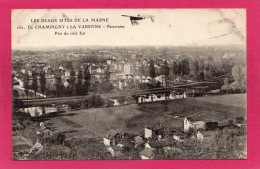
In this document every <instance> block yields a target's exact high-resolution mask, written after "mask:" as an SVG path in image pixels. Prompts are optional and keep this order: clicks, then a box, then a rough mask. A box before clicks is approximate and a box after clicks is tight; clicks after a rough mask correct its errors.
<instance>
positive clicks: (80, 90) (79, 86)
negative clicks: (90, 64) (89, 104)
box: [77, 69, 84, 95]
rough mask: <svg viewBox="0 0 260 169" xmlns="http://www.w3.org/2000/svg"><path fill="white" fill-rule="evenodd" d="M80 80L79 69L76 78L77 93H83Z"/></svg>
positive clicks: (81, 78) (80, 71)
mask: <svg viewBox="0 0 260 169" xmlns="http://www.w3.org/2000/svg"><path fill="white" fill-rule="evenodd" d="M82 80H83V75H82V70H81V69H79V71H78V79H77V95H82V94H84V93H83V91H82Z"/></svg>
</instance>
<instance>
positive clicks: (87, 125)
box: [47, 94, 246, 137]
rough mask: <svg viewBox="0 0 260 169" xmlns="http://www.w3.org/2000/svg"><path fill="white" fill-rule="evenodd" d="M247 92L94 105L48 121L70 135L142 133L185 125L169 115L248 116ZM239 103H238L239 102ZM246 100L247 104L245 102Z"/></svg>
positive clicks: (204, 117) (205, 117) (214, 118)
mask: <svg viewBox="0 0 260 169" xmlns="http://www.w3.org/2000/svg"><path fill="white" fill-rule="evenodd" d="M245 102H246V95H244V94H240V95H224V96H208V97H203V98H199V97H198V98H187V99H182V100H175V101H170V102H157V103H152V104H142V105H138V104H132V105H127V106H119V107H110V108H95V109H85V110H78V111H70V112H66V113H63V114H61V115H60V116H57V117H53V118H50V119H49V120H48V121H47V123H49V124H52V125H53V126H54V127H55V128H57V129H59V130H61V131H67V133H68V134H67V135H68V136H83V135H84V136H86V137H93V136H97V137H100V136H102V135H103V134H104V133H105V132H106V131H107V130H109V129H111V128H112V129H116V130H118V131H125V132H131V133H135V134H140V133H141V132H142V131H143V128H144V126H145V125H152V124H155V123H161V124H162V125H164V126H166V127H182V125H183V122H182V119H181V118H180V119H176V118H173V117H171V116H169V115H170V114H181V115H184V116H191V117H196V118H199V119H201V120H204V121H226V120H234V119H235V118H236V117H239V116H242V117H244V118H245V119H246V107H245V105H246V103H245ZM236 103H239V104H236ZM242 103H244V104H242Z"/></svg>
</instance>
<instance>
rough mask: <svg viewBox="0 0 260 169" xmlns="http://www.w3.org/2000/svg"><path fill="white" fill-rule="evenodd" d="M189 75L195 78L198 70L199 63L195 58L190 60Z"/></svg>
mask: <svg viewBox="0 0 260 169" xmlns="http://www.w3.org/2000/svg"><path fill="white" fill-rule="evenodd" d="M189 66H190V75H191V76H192V77H194V78H195V79H197V77H198V72H199V63H198V61H197V60H195V61H193V62H190V65H189Z"/></svg>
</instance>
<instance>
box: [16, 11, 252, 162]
mask: <svg viewBox="0 0 260 169" xmlns="http://www.w3.org/2000/svg"><path fill="white" fill-rule="evenodd" d="M11 17H12V20H11V30H12V35H11V37H12V41H11V44H12V99H13V109H12V111H13V112H12V147H13V149H12V157H13V160H104V159H106V160H117V159H119V160H152V159H153V160H157V159H159V160H176V159H247V103H246V100H247V87H246V86H247V76H246V75H247V72H246V70H247V63H246V58H247V49H246V40H247V37H246V9H243V8H233V9H221V8H216V9H213V8H210V9H206V8H204V9H189V8H187V9H13V10H12V13H11Z"/></svg>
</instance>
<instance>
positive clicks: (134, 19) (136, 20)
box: [121, 15, 154, 26]
mask: <svg viewBox="0 0 260 169" xmlns="http://www.w3.org/2000/svg"><path fill="white" fill-rule="evenodd" d="M121 16H124V17H129V18H130V21H131V24H132V25H133V26H134V25H139V21H141V20H144V19H151V21H152V22H154V16H152V15H137V16H130V15H121Z"/></svg>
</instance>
